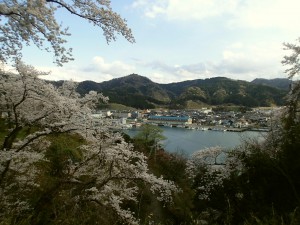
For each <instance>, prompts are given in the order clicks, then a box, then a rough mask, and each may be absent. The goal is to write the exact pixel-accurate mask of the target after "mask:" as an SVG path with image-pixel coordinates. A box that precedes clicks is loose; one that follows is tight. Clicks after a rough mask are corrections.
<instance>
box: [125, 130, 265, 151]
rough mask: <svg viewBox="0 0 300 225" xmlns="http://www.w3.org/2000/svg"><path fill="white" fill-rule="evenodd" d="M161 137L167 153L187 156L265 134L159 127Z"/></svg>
mask: <svg viewBox="0 0 300 225" xmlns="http://www.w3.org/2000/svg"><path fill="white" fill-rule="evenodd" d="M161 128H162V129H163V135H164V136H165V137H166V138H167V139H166V140H164V141H162V142H161V144H162V145H163V147H164V148H165V150H167V151H169V152H183V153H185V154H187V155H190V154H192V153H193V152H195V151H197V150H200V149H203V148H206V147H213V146H221V147H223V148H225V149H230V148H234V147H236V146H238V145H240V144H241V143H242V141H243V140H244V139H249V138H252V139H261V140H263V136H264V135H266V132H255V131H244V132H228V131H212V130H205V131H201V130H189V129H185V128H171V127H161ZM138 131H139V129H138V128H135V129H130V130H126V131H125V133H127V134H129V135H130V136H131V137H134V136H135V135H136V134H137V133H138Z"/></svg>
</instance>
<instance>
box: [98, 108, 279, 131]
mask: <svg viewBox="0 0 300 225" xmlns="http://www.w3.org/2000/svg"><path fill="white" fill-rule="evenodd" d="M281 112H282V107H272V108H253V109H252V110H248V111H243V112H242V111H216V110H214V109H213V108H202V109H198V110H164V109H159V110H158V109H155V110H136V111H128V110H123V111H118V110H102V111H97V112H95V113H94V114H93V117H94V119H95V121H96V122H97V120H98V119H100V118H109V119H111V121H112V124H114V127H120V128H122V129H129V128H132V127H139V126H141V125H142V124H152V125H157V126H168V127H180V128H186V129H193V130H194V129H195V130H214V131H232V132H242V131H246V130H250V131H270V129H271V127H272V121H273V119H272V118H274V116H278V115H280V113H281Z"/></svg>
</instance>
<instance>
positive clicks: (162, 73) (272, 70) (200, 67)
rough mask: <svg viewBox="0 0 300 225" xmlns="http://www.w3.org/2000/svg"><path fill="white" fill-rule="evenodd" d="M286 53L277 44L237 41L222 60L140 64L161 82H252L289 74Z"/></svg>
mask: <svg viewBox="0 0 300 225" xmlns="http://www.w3.org/2000/svg"><path fill="white" fill-rule="evenodd" d="M284 53H285V52H284V51H283V50H282V46H281V45H278V44H276V43H259V44H255V45H254V44H253V45H249V44H245V43H242V42H237V43H233V44H231V45H230V46H228V47H226V48H225V49H224V50H223V54H222V59H221V60H219V61H205V62H199V63H195V64H186V65H178V64H176V65H168V64H167V63H165V62H162V61H153V62H150V63H140V66H142V67H144V68H145V67H147V68H149V69H150V70H151V71H152V73H149V74H150V75H149V78H150V79H152V80H153V81H155V82H158V83H170V82H175V81H176V82H178V81H184V80H193V79H205V78H209V77H216V76H224V77H229V78H232V79H240V80H248V81H251V80H253V79H255V78H267V79H271V78H278V77H285V75H284V73H283V70H284V68H283V67H282V65H281V63H280V62H281V60H282V57H283V54H284Z"/></svg>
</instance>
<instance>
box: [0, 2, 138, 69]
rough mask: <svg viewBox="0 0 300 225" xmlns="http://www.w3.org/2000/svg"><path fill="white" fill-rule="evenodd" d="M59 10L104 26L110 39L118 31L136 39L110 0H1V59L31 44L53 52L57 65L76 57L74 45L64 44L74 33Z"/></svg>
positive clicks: (16, 56) (15, 56)
mask: <svg viewBox="0 0 300 225" xmlns="http://www.w3.org/2000/svg"><path fill="white" fill-rule="evenodd" d="M58 10H62V11H63V12H64V13H70V15H74V16H78V17H80V18H82V19H84V20H87V21H88V22H90V23H91V24H92V25H94V26H96V27H99V28H101V29H102V31H103V35H104V37H105V38H106V41H107V43H109V42H111V41H114V40H116V35H117V34H120V35H122V36H124V37H125V38H126V39H127V40H128V41H129V42H134V37H133V35H132V33H131V30H130V29H129V28H128V27H127V24H126V20H125V19H122V18H121V16H120V15H119V14H117V13H116V12H114V11H113V10H112V8H111V6H110V0H70V1H68V0H26V1H24V0H3V1H0V60H1V61H4V62H8V61H9V60H15V59H20V58H21V57H22V52H21V50H22V47H23V46H24V45H31V44H34V45H36V46H37V47H38V48H40V49H44V50H46V51H49V52H52V53H53V54H54V62H55V63H56V64H57V65H60V66H61V65H62V64H63V63H66V62H68V61H70V60H72V49H67V48H65V47H64V44H65V43H66V39H65V37H66V36H68V35H70V33H69V32H68V28H67V27H63V25H62V24H61V22H60V21H57V19H56V17H55V12H56V11H58Z"/></svg>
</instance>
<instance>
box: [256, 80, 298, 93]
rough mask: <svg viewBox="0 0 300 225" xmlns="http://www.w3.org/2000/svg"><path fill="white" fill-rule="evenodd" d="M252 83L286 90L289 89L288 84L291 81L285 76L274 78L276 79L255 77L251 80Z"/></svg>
mask: <svg viewBox="0 0 300 225" xmlns="http://www.w3.org/2000/svg"><path fill="white" fill-rule="evenodd" d="M251 83H253V84H261V85H266V86H270V87H275V88H279V89H283V90H286V91H288V90H289V89H290V85H291V84H292V81H291V80H289V79H287V78H276V79H270V80H268V79H263V78H256V79H255V80H253V81H251Z"/></svg>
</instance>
